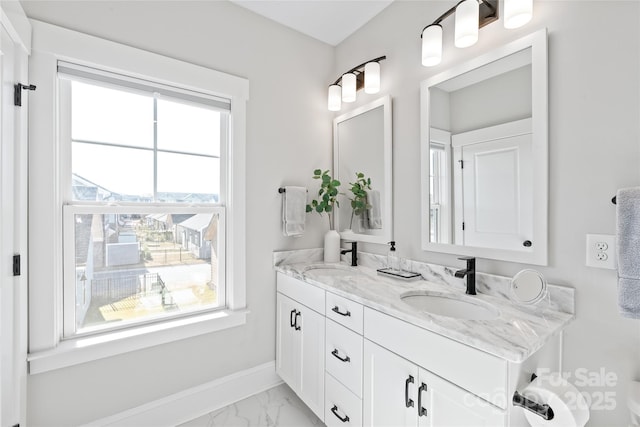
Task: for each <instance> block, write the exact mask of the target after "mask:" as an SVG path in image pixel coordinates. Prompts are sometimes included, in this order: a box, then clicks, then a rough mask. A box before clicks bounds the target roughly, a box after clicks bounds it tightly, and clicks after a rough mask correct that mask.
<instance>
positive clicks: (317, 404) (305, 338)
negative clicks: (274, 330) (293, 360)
mask: <svg viewBox="0 0 640 427" xmlns="http://www.w3.org/2000/svg"><path fill="white" fill-rule="evenodd" d="M298 307H299V308H298V310H299V312H300V315H299V316H298V319H297V326H298V327H299V328H300V329H299V330H296V329H295V328H294V329H293V330H294V331H295V332H296V333H297V334H298V335H299V336H300V339H301V341H300V391H299V393H298V395H299V396H300V398H301V399H302V400H303V401H304V403H306V404H307V406H308V407H309V408H311V410H312V411H313V412H314V413H315V414H316V415H317V416H318V418H320V419H321V420H324V328H325V325H324V316H322V315H320V314H318V313H316V312H315V311H313V310H311V309H310V308H307V307H305V306H304V305H301V304H299V305H298Z"/></svg>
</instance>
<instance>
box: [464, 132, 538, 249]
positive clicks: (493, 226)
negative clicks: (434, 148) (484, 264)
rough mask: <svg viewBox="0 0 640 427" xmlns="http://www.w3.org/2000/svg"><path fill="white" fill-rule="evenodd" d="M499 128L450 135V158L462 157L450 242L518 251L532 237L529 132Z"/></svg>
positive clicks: (531, 180) (530, 140) (527, 245)
mask: <svg viewBox="0 0 640 427" xmlns="http://www.w3.org/2000/svg"><path fill="white" fill-rule="evenodd" d="M525 122H526V123H528V121H525ZM515 123H518V122H515ZM503 127H506V125H500V126H494V127H492V128H485V129H480V130H478V131H472V132H467V133H465V134H462V135H455V136H454V137H453V144H454V147H455V153H456V157H458V156H460V157H459V158H458V159H459V160H462V168H460V169H459V174H460V175H461V177H462V179H461V183H462V184H461V186H460V185H458V187H457V188H456V200H458V201H460V200H461V204H462V209H461V210H460V209H457V211H456V214H458V213H459V212H460V211H461V212H462V218H460V217H459V216H458V217H457V219H456V236H457V237H456V243H457V244H463V245H465V246H478V247H485V248H495V249H508V250H520V251H524V250H527V248H528V247H530V246H531V244H532V243H531V242H532V240H533V162H532V158H533V154H532V135H531V133H530V130H529V131H527V130H526V129H525V130H523V131H522V132H520V131H518V132H516V134H515V135H514V134H506V135H505V134H503V133H501V132H503V131H504V128H503ZM511 127H512V126H508V130H509V131H511V132H513V131H512V129H511ZM527 132H528V133H527ZM458 159H456V160H458ZM463 224H464V227H463ZM526 242H529V243H526Z"/></svg>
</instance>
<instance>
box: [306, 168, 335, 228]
mask: <svg viewBox="0 0 640 427" xmlns="http://www.w3.org/2000/svg"><path fill="white" fill-rule="evenodd" d="M313 179H319V180H321V182H320V190H318V199H319V200H316V199H313V200H311V203H309V204H308V205H307V212H313V211H315V212H317V213H319V214H320V215H322V213H323V212H326V213H327V216H328V217H329V228H333V222H332V221H331V218H332V214H333V212H334V206H337V207H340V203H339V202H338V200H337V197H338V194H339V193H338V187H340V181H338V180H337V179H333V178H331V175H329V171H328V170H326V171H322V170H321V169H316V170H314V171H313Z"/></svg>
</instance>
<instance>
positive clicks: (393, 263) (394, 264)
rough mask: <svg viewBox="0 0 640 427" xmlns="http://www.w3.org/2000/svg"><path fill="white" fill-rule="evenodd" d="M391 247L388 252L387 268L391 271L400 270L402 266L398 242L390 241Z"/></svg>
mask: <svg viewBox="0 0 640 427" xmlns="http://www.w3.org/2000/svg"><path fill="white" fill-rule="evenodd" d="M389 245H391V247H390V248H389V253H388V254H387V268H388V269H389V270H390V271H398V269H399V268H400V263H399V259H398V254H396V242H395V241H391V242H389Z"/></svg>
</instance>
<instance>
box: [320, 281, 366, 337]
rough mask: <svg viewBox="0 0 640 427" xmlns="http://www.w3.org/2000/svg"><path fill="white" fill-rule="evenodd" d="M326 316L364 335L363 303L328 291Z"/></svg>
mask: <svg viewBox="0 0 640 427" xmlns="http://www.w3.org/2000/svg"><path fill="white" fill-rule="evenodd" d="M326 316H327V318H329V319H332V320H335V321H336V322H338V323H340V324H341V325H344V326H346V327H347V328H349V329H351V330H352V331H355V332H357V333H359V334H361V335H362V304H358V303H357V302H353V301H351V300H349V299H346V298H343V297H341V296H338V295H336V294H332V293H331V292H327V310H326Z"/></svg>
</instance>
